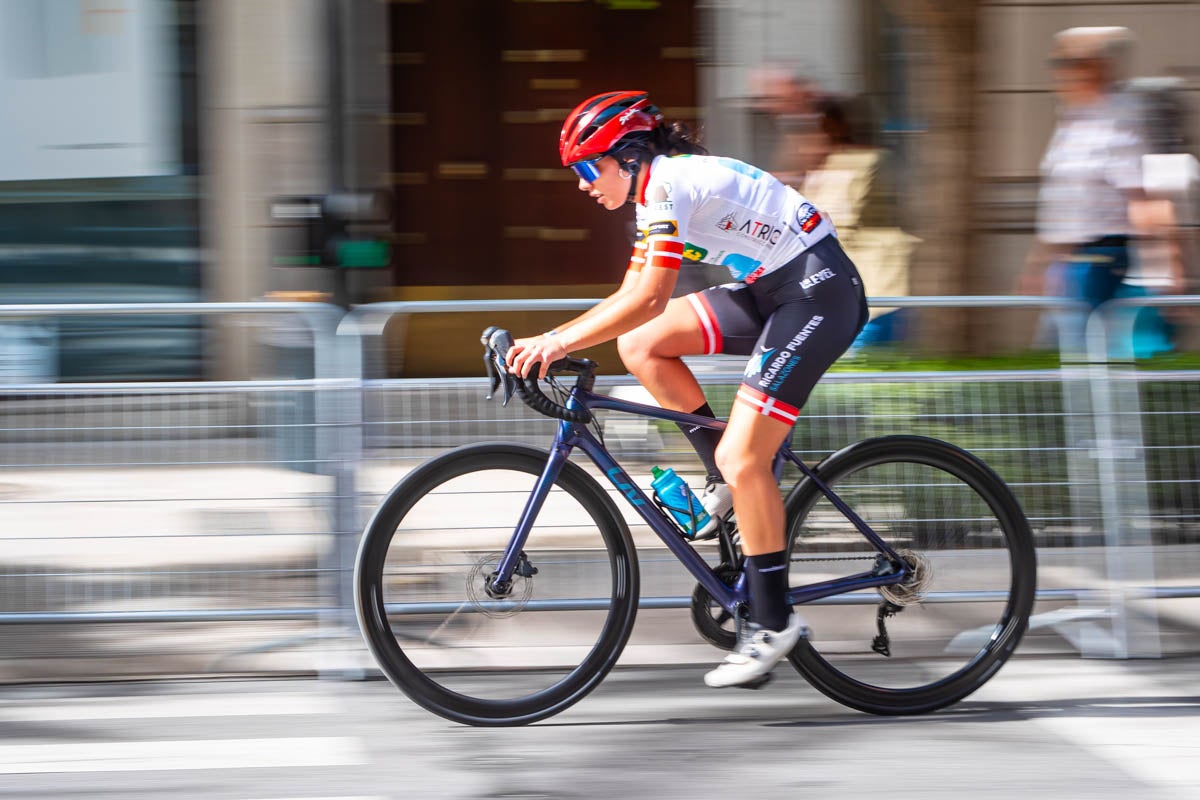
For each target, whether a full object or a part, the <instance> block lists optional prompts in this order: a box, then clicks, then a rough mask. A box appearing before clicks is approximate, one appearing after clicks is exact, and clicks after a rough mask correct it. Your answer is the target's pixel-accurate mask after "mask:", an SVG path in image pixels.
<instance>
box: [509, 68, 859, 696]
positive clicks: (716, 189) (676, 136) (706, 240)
mask: <svg viewBox="0 0 1200 800" xmlns="http://www.w3.org/2000/svg"><path fill="white" fill-rule="evenodd" d="M559 154H560V156H561V157H562V163H563V166H566V167H570V168H571V169H572V170H574V172H575V173H576V175H578V176H579V190H580V191H583V192H587V193H588V195H589V196H591V197H594V198H595V199H596V202H597V203H599V204H600V205H602V206H603V207H604V208H606V209H608V210H609V211H616V210H617V209H619V208H621V207H622V206H624V205H625V204H626V203H636V205H637V209H636V211H637V214H636V217H637V230H638V234H637V240H636V242H635V244H634V249H633V256H632V258H631V259H630V262H629V268H628V270H627V271H626V273H625V278H624V280H623V281H622V283H621V286H620V287H619V288H618V289H617V291H616V292H614V293H613V294H611V295H610V296H608V297H606V298H605V299H604V300H602V301H601V302H600V303H598V304H597V305H596V306H594V307H593V308H591V309H589V310H588V311H587V312H585V313H583V314H581V315H580V316H578V317H576V318H575V319H573V320H571V321H569V322H567V323H565V324H563V325H559V326H558V327H557V328H556V329H555V330H552V331H550V332H548V333H544V334H541V335H540V336H534V337H531V338H527V339H519V340H517V342H516V343H515V346H514V347H513V348H512V349H511V350H510V351H509V356H508V363H509V366H510V367H511V368H512V369H513V370H514V371H515V372H517V373H518V374H520V375H521V376H522V377H526V376H528V375H529V374H530V373H531V372H533V371H534V370H535V368H537V372H538V374H539V376H541V377H545V375H546V370H547V368H548V365H549V364H551V363H552V362H554V361H557V360H558V359H560V358H563V357H565V356H566V355H567V353H568V352H570V351H573V350H579V349H582V348H587V347H591V346H593V345H597V344H600V343H602V342H606V341H609V340H611V339H614V338H615V339H617V348H618V351H619V352H620V354H621V358H622V360H623V361H624V362H625V366H626V367H627V368H628V369H629V371H630V372H631V373H633V375H634V376H635V377H636V378H637V379H638V380H639V381H641V383H642V385H644V386H645V387H646V388H647V389H648V390H649V391H650V393H651V394H652V395H653V396H654V398H655V400H657V401H658V402H659V404H660V405H662V406H663V407H664V408H669V409H673V410H676V411H686V412H691V413H694V414H700V415H704V416H710V417H711V416H713V412H712V409H711V408H709V405H708V403H707V402H706V401H705V398H704V392H703V390H702V389H701V388H700V384H699V383H698V382H697V381H696V378H695V377H694V376H693V375H692V373H691V370H689V369H688V367H687V365H686V364H684V363H683V361H682V360H681V358H680V357H681V356H686V355H699V354H710V353H732V354H737V355H745V356H750V359H749V361H748V362H747V364H746V369H745V373H744V375H745V377H744V379H743V382H742V385H741V386H740V387H739V389H738V393H737V400H736V402H735V403H734V407H733V410H732V412H731V413H730V417H729V424H728V426H727V427H726V428H725V432H724V435H720V434H718V433H717V432H716V431H711V430H708V429H706V428H700V429H696V430H688V429H687V428H685V429H684V433H685V435H687V437H688V440H689V441H690V442H691V444H692V446H693V447H694V448H695V449H696V452H697V453H698V454H699V456H700V458H701V460H702V461H703V462H704V464H705V467H706V469H707V470H708V473H709V486H708V488H707V489H706V490H705V492H704V496H703V498H702V501H703V502H704V505H705V508H706V509H707V510H708V511H709V512H710V513H711V514H712V516H713V517H714V520H715V518H716V517H718V516H720V515H722V514H725V513H727V512H728V510H729V505H730V501H732V507H733V511H734V513H736V515H737V519H738V529H739V531H740V533H741V546H742V551H743V553H744V554H745V556H746V562H745V570H746V575H747V580H748V586H749V594H750V609H749V610H750V625H749V626H748V631H749V635H748V636H746V637H744V638H743V639H742V641H740V642H739V643H738V647H737V648H736V650H735V651H734V652H732V653H730V654H729V655H728V656H727V657H726V659H725V660H724V662H722V663H721V664H720V665H719V666H718V667H717V668H716V669H714V670H712V671H710V672H709V673H707V674H706V675H705V677H704V681H705V683H707V684H708V685H709V686H713V687H720V686H738V685H761V683H762V682H763V681H764V679H765V677H766V675H767V674H768V673H769V672H770V671H771V670H772V668H773V667H774V666H775V664H777V663H778V662H779V660H780V659H782V658H783V657H784V656H786V655H787V654H788V652H789V651H791V649H792V648H793V647H794V646H795V644H796V642H797V641H798V639H799V638H800V636H801V633H802V631H803V630H804V625H803V622H802V621H801V619H800V617H799V615H798V614H796V613H794V612H793V611H792V609H791V608H790V607H789V606H788V604H787V601H786V590H787V584H788V563H787V554H786V552H785V549H784V548H785V546H786V542H785V541H784V512H783V498H782V496H781V494H780V492H779V486H778V484H777V483H776V480H775V476H774V473H773V471H772V461H773V458H774V455H775V453H776V451H777V450H778V449H779V446H780V444H782V443H783V441H784V439H785V438H786V437H787V436H789V435H790V433H791V430H792V425H793V424H795V422H796V419H797V417H798V415H799V414H800V408H801V406H803V405H804V402H805V400H807V399H808V395H809V392H811V391H812V388H813V386H814V385H815V384H816V382H817V380H818V379H819V378H820V377H821V375H822V374H823V373H824V372H825V370H826V369H828V368H829V366H830V365H831V364H833V362H834V361H835V360H836V359H837V358H838V356H840V355H841V354H842V353H843V352H844V351H845V350H846V349H847V348H848V347H849V346H850V343H851V342H853V341H854V337H855V336H856V335H857V334H858V332H859V330H860V329H861V328H862V326H863V324H864V323H865V322H866V319H867V304H866V299H865V296H864V293H863V286H862V281H861V280H860V279H859V277H858V273H857V271H856V270H855V268H854V264H853V263H852V262H851V261H850V259H849V258H847V257H846V254H845V253H844V252H843V251H842V248H841V247H840V246H839V245H838V240H837V235H836V232H835V231H834V227H833V225H832V223H830V221H829V220H828V219H827V218H826V217H825V216H824V215H823V214H822V213H821V212H820V211H818V210H817V209H816V208H814V207H813V205H812V204H811V203H809V202H808V201H807V200H805V199H804V197H802V196H801V195H800V194H798V193H797V192H796V191H795V190H793V189H791V188H789V187H787V186H785V185H784V184H783V183H781V182H780V181H778V180H777V179H775V178H774V177H772V176H771V175H769V174H767V173H765V172H763V171H762V170H759V169H757V168H755V167H752V166H750V165H749V164H745V163H742V162H741V161H737V160H734V159H732V158H717V157H713V156H709V155H707V154H706V151H705V150H704V149H703V148H702V147H700V146H699V145H698V144H696V143H695V142H693V141H692V138H691V135H690V132H689V131H688V129H687V128H686V127H685V126H682V125H680V124H679V123H675V124H672V125H670V126H668V125H665V124H663V116H662V114H661V113H659V111H658V109H657V108H656V107H655V106H653V105H652V104H651V103H650V101H649V98H648V97H647V95H646V93H644V92H635V91H624V92H608V93H605V94H600V95H596V96H595V97H592V98H589V99H588V100H585V101H584V102H583V103H581V104H580V105H579V106H577V107H576V108H575V109H574V110H573V111H572V112H571V113H570V115H569V116H568V117H567V120H566V122H565V123H564V124H563V128H562V133H561V135H560V137H559ZM694 262H705V263H712V264H721V265H724V266H726V267H727V268H728V269H729V272H730V274H731V275H732V276H733V278H734V281H735V282H733V283H728V284H725V285H723V286H716V287H712V288H709V289H706V290H704V291H702V292H697V293H695V294H690V295H687V296H686V297H680V298H676V299H671V292H672V290H673V289H674V287H675V281H676V278H677V277H678V273H679V269H680V267H681V266H682V265H684V264H685V263H694ZM538 365H540V368H538ZM711 524H714V525H715V524H716V523H715V521H714V522H713V523H711Z"/></svg>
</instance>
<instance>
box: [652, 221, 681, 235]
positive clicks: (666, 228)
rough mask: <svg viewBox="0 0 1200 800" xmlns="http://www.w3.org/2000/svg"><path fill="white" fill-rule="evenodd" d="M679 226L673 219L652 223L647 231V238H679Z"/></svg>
mask: <svg viewBox="0 0 1200 800" xmlns="http://www.w3.org/2000/svg"><path fill="white" fill-rule="evenodd" d="M678 235H679V225H678V223H676V222H675V220H673V219H664V220H661V221H659V222H651V223H650V227H649V228H647V229H646V236H678Z"/></svg>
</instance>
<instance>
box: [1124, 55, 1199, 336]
mask: <svg viewBox="0 0 1200 800" xmlns="http://www.w3.org/2000/svg"><path fill="white" fill-rule="evenodd" d="M1183 88H1184V81H1183V79H1181V78H1164V77H1155V78H1136V79H1134V80H1131V81H1129V82H1128V83H1127V84H1126V86H1125V88H1124V90H1123V91H1124V93H1125V94H1126V95H1128V97H1129V99H1130V100H1131V101H1133V102H1136V103H1137V104H1138V106H1137V107H1138V109H1139V111H1138V116H1139V118H1140V119H1141V120H1142V121H1143V127H1144V129H1145V132H1146V142H1147V145H1146V148H1147V150H1148V151H1149V152H1148V153H1147V154H1146V155H1145V156H1143V157H1142V189H1143V191H1144V192H1145V194H1146V201H1147V202H1146V203H1145V204H1144V206H1145V207H1146V208H1149V209H1152V210H1153V213H1152V214H1151V219H1150V221H1149V222H1148V223H1147V224H1146V225H1144V226H1143V227H1144V228H1145V229H1146V230H1145V231H1144V232H1145V233H1147V234H1148V235H1147V236H1146V237H1145V238H1142V239H1139V241H1138V246H1137V249H1136V251H1135V254H1134V255H1135V257H1134V260H1133V263H1132V264H1131V265H1130V269H1129V273H1128V274H1127V275H1126V276H1125V280H1124V282H1123V283H1122V285H1121V287H1120V289H1118V290H1117V297H1119V298H1120V297H1146V296H1150V295H1155V294H1162V293H1172V292H1183V291H1186V285H1187V281H1188V279H1189V273H1190V272H1192V271H1194V269H1195V262H1196V257H1197V253H1196V247H1195V236H1194V233H1195V223H1196V221H1197V213H1196V212H1197V210H1198V209H1197V205H1196V203H1197V195H1198V194H1200V162H1197V160H1196V157H1195V156H1194V155H1192V154H1191V153H1189V152H1187V149H1188V145H1189V142H1188V137H1187V119H1186V117H1187V113H1186V108H1187V107H1186V104H1185V102H1184V100H1183V97H1182V91H1183ZM1180 270H1182V274H1181V272H1180ZM1182 312H1183V309H1180V308H1172V309H1165V310H1160V309H1157V308H1152V307H1147V308H1141V309H1138V310H1137V311H1136V312H1131V313H1132V314H1134V316H1135V318H1134V319H1133V320H1130V322H1131V323H1132V330H1130V331H1128V333H1129V336H1128V337H1125V336H1124V335H1122V336H1121V337H1118V338H1117V339H1116V340H1115V341H1111V342H1110V355H1116V356H1121V357H1128V356H1130V355H1132V356H1133V357H1135V358H1146V357H1149V356H1152V355H1155V354H1156V353H1166V352H1170V351H1172V350H1174V349H1175V343H1174V341H1173V339H1174V336H1175V324H1174V322H1175V320H1174V318H1176V317H1178V316H1180V315H1181V313H1182ZM1124 333H1125V331H1122V334H1124Z"/></svg>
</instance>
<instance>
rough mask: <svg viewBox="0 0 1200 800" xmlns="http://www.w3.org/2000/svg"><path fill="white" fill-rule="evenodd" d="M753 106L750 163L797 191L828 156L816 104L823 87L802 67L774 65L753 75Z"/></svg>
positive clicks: (775, 63) (767, 65)
mask: <svg viewBox="0 0 1200 800" xmlns="http://www.w3.org/2000/svg"><path fill="white" fill-rule="evenodd" d="M748 83H749V91H750V107H751V109H752V110H753V111H755V112H757V114H758V120H759V122H760V125H759V127H758V130H757V131H756V134H757V135H756V136H755V137H754V138H755V146H754V148H753V149H754V153H753V155H752V160H753V161H754V162H755V163H756V164H758V165H760V166H761V167H762V168H763V169H765V170H767V171H768V172H770V173H771V174H772V175H774V176H775V177H776V178H778V179H779V180H780V181H782V182H783V183H785V184H787V185H788V186H792V187H799V186H800V184H801V183H802V182H803V180H804V176H805V175H806V174H808V172H809V171H810V170H812V169H815V168H816V167H818V166H820V164H821V162H822V161H824V160H825V157H826V155H827V154H828V139H827V137H826V135H825V134H824V132H823V131H822V130H821V129H820V126H819V123H820V114H819V113H818V110H817V107H816V101H817V99H818V98H819V97H820V89H819V88H818V87H817V85H816V84H815V83H814V82H813V81H811V80H809V79H808V78H806V77H805V76H804V74H803V72H802V71H801V70H800V68H799V67H796V66H794V65H789V64H784V63H779V62H771V63H768V64H764V65H762V66H759V67H755V68H754V69H752V70H751V71H750V75H749V80H748Z"/></svg>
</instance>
